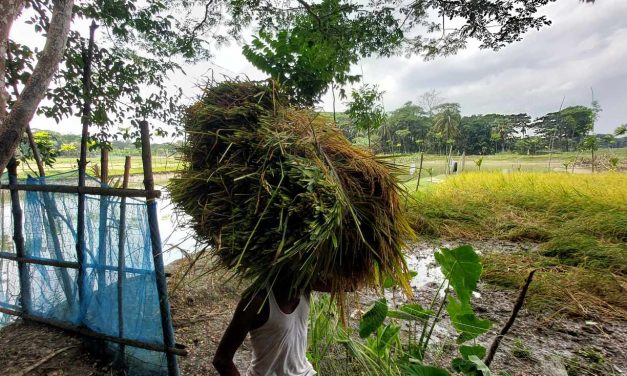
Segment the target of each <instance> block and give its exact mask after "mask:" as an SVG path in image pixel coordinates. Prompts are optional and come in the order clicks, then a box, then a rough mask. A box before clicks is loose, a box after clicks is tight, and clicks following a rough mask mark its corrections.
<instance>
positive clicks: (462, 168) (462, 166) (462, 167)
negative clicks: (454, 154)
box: [459, 151, 466, 172]
mask: <svg viewBox="0 0 627 376" xmlns="http://www.w3.org/2000/svg"><path fill="white" fill-rule="evenodd" d="M465 167H466V152H465V151H464V152H463V153H462V165H461V169H460V171H459V172H464V168H465Z"/></svg>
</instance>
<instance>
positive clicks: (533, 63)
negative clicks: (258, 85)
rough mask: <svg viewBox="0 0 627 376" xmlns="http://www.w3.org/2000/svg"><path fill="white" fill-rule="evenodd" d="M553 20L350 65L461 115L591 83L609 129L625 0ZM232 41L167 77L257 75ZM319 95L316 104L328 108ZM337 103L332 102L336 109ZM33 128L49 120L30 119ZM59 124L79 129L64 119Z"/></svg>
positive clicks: (620, 86) (550, 107)
mask: <svg viewBox="0 0 627 376" xmlns="http://www.w3.org/2000/svg"><path fill="white" fill-rule="evenodd" d="M543 12H545V13H546V14H547V15H548V16H549V18H550V19H551V20H552V21H553V24H552V25H551V26H549V27H545V28H543V29H542V30H540V31H532V32H529V33H528V34H527V35H525V38H524V40H523V41H521V42H518V43H515V44H512V45H510V46H507V47H506V48H503V49H501V50H499V51H497V52H494V51H490V50H479V49H478V48H476V47H469V48H467V49H466V50H463V51H461V52H460V53H459V54H457V55H456V56H452V57H446V58H438V59H435V60H433V61H429V62H424V61H423V60H422V59H421V58H420V57H411V58H406V57H394V58H387V59H366V60H363V61H362V62H360V64H359V65H358V66H356V67H355V72H357V73H361V72H362V71H363V74H364V79H365V82H367V83H370V84H377V85H379V87H380V88H381V89H382V90H384V91H385V95H384V104H385V108H386V109H387V110H392V109H395V108H397V107H399V106H401V105H402V104H403V103H405V102H407V101H414V102H417V101H418V98H419V97H420V95H421V94H422V93H424V92H426V91H429V90H432V89H435V90H437V91H438V92H439V93H440V94H441V95H442V96H443V97H444V98H445V99H446V101H450V102H459V103H460V104H461V107H462V112H463V114H464V115H471V114H481V113H521V112H526V113H528V114H530V115H531V116H534V117H535V116H540V115H543V114H545V113H547V112H552V111H557V110H558V109H559V106H560V104H561V102H562V99H563V98H565V101H564V106H570V105H578V104H581V105H589V104H590V102H591V88H592V89H593V90H594V97H595V99H597V100H598V101H599V102H600V104H601V107H602V108H603V112H602V113H601V116H600V118H599V121H598V123H597V125H596V126H595V132H597V133H609V132H612V131H613V130H614V129H615V128H616V127H617V126H618V125H620V124H623V123H627V22H626V21H625V20H627V0H598V1H596V3H595V4H594V5H591V4H583V3H580V2H579V1H578V0H558V1H557V2H556V3H553V4H550V5H549V6H546V7H545V8H543ZM240 51H241V48H240V46H238V45H236V44H232V45H231V46H229V47H226V48H223V49H221V50H219V51H216V57H215V59H214V60H213V61H212V62H208V63H202V64H199V65H197V66H194V67H187V75H186V76H178V77H174V79H173V82H175V83H176V84H177V85H179V86H182V88H183V89H184V92H185V94H186V96H188V97H190V98H192V97H193V96H194V95H195V94H196V93H197V91H196V88H195V86H196V85H197V84H198V83H200V82H202V80H203V79H204V78H203V76H206V75H210V74H211V73H213V74H214V76H215V77H218V76H219V75H221V74H224V75H228V76H233V75H236V74H246V75H248V76H249V77H250V78H253V79H260V78H264V75H263V74H262V73H261V72H259V71H257V70H256V69H255V68H254V67H252V66H251V65H250V64H249V63H248V62H247V61H246V60H245V59H244V57H243V56H242V55H241V53H240ZM331 103H332V102H331V97H330V95H326V96H325V97H324V100H323V103H322V104H321V106H322V107H323V108H324V109H325V110H330V109H331ZM343 107H344V106H343V104H342V103H339V104H338V107H337V108H338V110H340V111H341V110H343ZM33 126H34V127H35V128H50V126H49V121H42V119H37V120H36V121H35V122H34V124H33ZM63 128H64V130H66V131H69V132H72V133H79V128H78V124H75V123H74V122H73V121H72V122H68V123H67V124H66V126H64V127H63Z"/></svg>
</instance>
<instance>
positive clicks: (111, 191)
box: [0, 179, 161, 199]
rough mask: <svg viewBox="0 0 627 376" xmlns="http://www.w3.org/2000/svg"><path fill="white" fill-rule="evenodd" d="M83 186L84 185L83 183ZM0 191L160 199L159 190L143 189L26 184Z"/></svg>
mask: <svg viewBox="0 0 627 376" xmlns="http://www.w3.org/2000/svg"><path fill="white" fill-rule="evenodd" d="M79 180H80V179H79ZM83 184H85V183H84V182H83ZM0 189H7V190H16V191H27V192H50V193H73V194H79V195H93V196H113V197H142V198H147V199H155V198H159V197H161V191H160V190H152V191H146V190H144V189H132V188H126V189H122V188H102V187H88V186H82V187H80V186H79V187H74V186H70V185H57V184H48V185H26V184H17V183H16V184H2V185H0Z"/></svg>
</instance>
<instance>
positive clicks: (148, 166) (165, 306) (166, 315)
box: [139, 120, 179, 376]
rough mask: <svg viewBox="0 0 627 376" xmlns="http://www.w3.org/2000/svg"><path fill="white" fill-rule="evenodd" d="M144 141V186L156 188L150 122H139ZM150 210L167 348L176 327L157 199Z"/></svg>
mask: <svg viewBox="0 0 627 376" xmlns="http://www.w3.org/2000/svg"><path fill="white" fill-rule="evenodd" d="M139 127H140V132H141V142H142V165H143V168H144V187H145V188H146V190H147V191H152V190H154V187H155V183H154V180H153V176H152V156H151V151H150V133H149V129H148V122H147V121H145V120H142V121H140V122H139ZM146 206H147V211H148V225H149V227H150V243H151V245H152V258H153V261H154V267H155V275H156V279H157V293H158V294H159V308H160V312H161V327H162V330H163V342H164V346H165V348H166V349H167V348H171V347H173V346H174V328H173V327H172V315H171V313H170V303H169V302H168V286H167V284H166V279H165V277H166V276H165V268H164V265H163V254H162V249H161V235H160V234H159V222H158V217H157V202H156V200H155V199H148V200H146ZM166 358H167V361H168V374H169V375H170V376H178V375H179V368H178V364H177V359H176V356H175V355H174V354H173V353H166Z"/></svg>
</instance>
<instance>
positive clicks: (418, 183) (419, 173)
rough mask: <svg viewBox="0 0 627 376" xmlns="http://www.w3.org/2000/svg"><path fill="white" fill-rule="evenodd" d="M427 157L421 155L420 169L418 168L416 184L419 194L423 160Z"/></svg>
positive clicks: (423, 154)
mask: <svg viewBox="0 0 627 376" xmlns="http://www.w3.org/2000/svg"><path fill="white" fill-rule="evenodd" d="M424 157H425V153H420V167H418V182H416V192H418V186H420V176H422V160H423V159H424Z"/></svg>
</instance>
